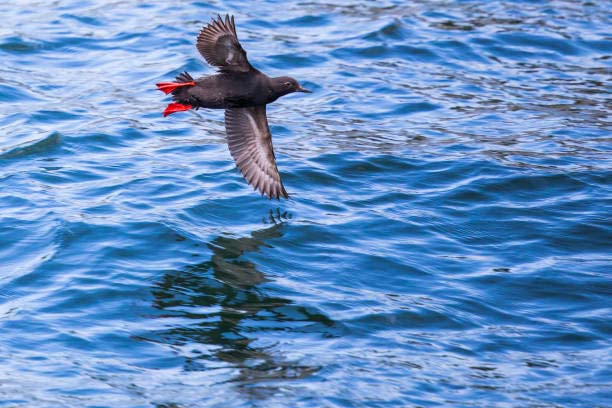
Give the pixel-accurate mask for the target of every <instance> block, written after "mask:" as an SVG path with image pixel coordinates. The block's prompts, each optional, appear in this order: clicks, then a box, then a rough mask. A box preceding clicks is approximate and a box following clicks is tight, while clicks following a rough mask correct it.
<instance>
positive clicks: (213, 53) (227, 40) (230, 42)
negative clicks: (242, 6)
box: [196, 15, 253, 72]
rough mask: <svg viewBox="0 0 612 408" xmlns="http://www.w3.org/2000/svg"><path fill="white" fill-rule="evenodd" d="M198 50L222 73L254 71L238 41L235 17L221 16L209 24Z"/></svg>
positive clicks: (197, 43) (203, 31) (202, 35)
mask: <svg viewBox="0 0 612 408" xmlns="http://www.w3.org/2000/svg"><path fill="white" fill-rule="evenodd" d="M196 48H197V49H198V51H199V52H200V54H202V56H203V57H204V59H205V60H206V62H208V63H209V64H210V65H212V66H215V67H217V68H219V70H220V71H234V72H248V71H250V70H252V69H253V67H252V66H251V64H250V63H249V60H248V59H247V53H246V51H245V50H244V49H243V48H242V45H240V41H238V35H237V34H236V24H235V22H234V16H231V17H230V16H229V15H226V16H225V21H223V19H222V18H221V16H217V19H216V20H215V19H213V20H212V21H211V22H210V23H208V24H207V25H206V26H204V28H202V30H201V31H200V34H199V35H198V38H197V41H196Z"/></svg>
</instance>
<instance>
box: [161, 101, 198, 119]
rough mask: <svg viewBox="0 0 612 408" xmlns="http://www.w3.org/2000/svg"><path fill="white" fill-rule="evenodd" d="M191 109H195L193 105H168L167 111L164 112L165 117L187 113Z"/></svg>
mask: <svg viewBox="0 0 612 408" xmlns="http://www.w3.org/2000/svg"><path fill="white" fill-rule="evenodd" d="M191 108H193V106H191V105H183V104H182V103H176V102H173V103H171V104H168V106H167V107H166V110H165V111H164V117H166V116H168V115H170V114H172V113H175V112H182V111H186V110H189V109H191Z"/></svg>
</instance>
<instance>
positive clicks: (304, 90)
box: [297, 86, 312, 93]
mask: <svg viewBox="0 0 612 408" xmlns="http://www.w3.org/2000/svg"><path fill="white" fill-rule="evenodd" d="M297 91H298V92H306V93H312V91H311V90H309V89H306V88H302V87H301V86H300V87H299V88H298V89H297Z"/></svg>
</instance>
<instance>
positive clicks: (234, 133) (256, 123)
mask: <svg viewBox="0 0 612 408" xmlns="http://www.w3.org/2000/svg"><path fill="white" fill-rule="evenodd" d="M225 130H226V133H227V142H228V145H229V149H230V153H231V155H232V157H233V158H234V161H235V162H236V165H237V166H238V169H239V170H240V173H241V174H242V175H243V176H244V178H245V179H246V180H247V182H248V183H249V184H250V185H252V186H253V188H254V189H256V190H259V192H260V193H261V194H265V195H266V196H268V198H276V199H280V197H284V198H289V194H287V191H286V190H285V187H284V186H283V182H282V181H281V178H280V175H279V174H278V168H277V167H276V158H275V156H274V147H273V146H272V135H271V134H270V127H269V126H268V119H267V117H266V107H265V106H254V107H248V108H230V109H226V110H225Z"/></svg>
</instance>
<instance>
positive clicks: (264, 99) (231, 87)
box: [172, 71, 282, 109]
mask: <svg viewBox="0 0 612 408" xmlns="http://www.w3.org/2000/svg"><path fill="white" fill-rule="evenodd" d="M177 79H179V80H184V81H186V82H189V81H193V79H192V78H191V77H190V76H189V75H188V74H186V73H183V74H181V75H179V77H178V78H177ZM194 82H195V85H194V86H190V87H180V88H177V89H176V90H175V91H174V92H173V95H172V99H174V100H175V101H176V102H179V103H182V104H186V105H191V106H193V107H194V108H208V109H227V108H244V107H249V106H259V105H266V104H268V103H272V102H274V101H275V100H277V99H278V98H279V97H280V96H282V95H279V94H278V93H275V92H273V88H272V85H271V83H272V78H270V77H268V76H267V75H265V74H263V73H261V72H259V71H254V72H221V73H219V74H216V75H210V76H207V77H203V78H199V79H197V80H195V81H194Z"/></svg>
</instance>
